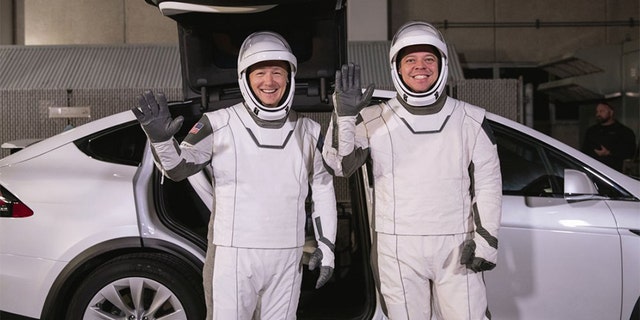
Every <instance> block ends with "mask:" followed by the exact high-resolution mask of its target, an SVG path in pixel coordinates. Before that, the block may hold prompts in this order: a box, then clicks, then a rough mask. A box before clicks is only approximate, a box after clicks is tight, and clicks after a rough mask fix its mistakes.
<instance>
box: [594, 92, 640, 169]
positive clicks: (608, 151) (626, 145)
mask: <svg viewBox="0 0 640 320" xmlns="http://www.w3.org/2000/svg"><path fill="white" fill-rule="evenodd" d="M596 119H597V121H598V123H597V124H595V125H593V126H591V127H589V128H588V129H587V132H586V134H585V138H584V141H583V143H582V152H584V153H586V154H588V155H589V156H591V157H593V158H594V159H597V160H598V161H600V162H602V163H604V164H606V165H608V166H609V167H611V168H613V169H616V170H618V171H620V172H622V164H623V161H624V160H625V159H631V158H633V155H634V152H635V150H636V136H635V134H634V133H633V131H632V130H631V129H630V128H628V127H626V126H625V125H623V124H622V123H620V122H618V121H617V120H616V118H615V111H614V109H613V107H612V106H611V105H610V104H609V103H607V102H599V103H598V105H597V106H596Z"/></svg>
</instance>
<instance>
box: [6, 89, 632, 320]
mask: <svg viewBox="0 0 640 320" xmlns="http://www.w3.org/2000/svg"><path fill="white" fill-rule="evenodd" d="M376 94H377V95H378V96H385V95H388V94H389V93H388V92H386V93H385V92H377V93H376ZM488 119H490V120H491V121H493V122H494V123H498V124H502V125H505V126H507V127H509V128H512V129H514V130H516V131H518V132H520V133H523V134H524V135H525V136H526V137H527V138H528V139H531V140H530V141H531V142H532V143H535V144H542V145H545V146H547V147H549V148H552V149H553V150H555V151H557V152H559V154H562V155H563V156H566V157H568V158H570V159H573V160H574V161H576V162H578V163H582V164H584V165H586V166H587V168H586V169H585V170H586V171H588V172H590V173H591V174H593V175H595V176H597V177H601V178H602V179H604V180H606V181H613V182H615V184H617V185H618V187H621V188H623V189H624V190H626V191H627V192H628V193H629V194H630V195H632V197H631V198H629V199H626V200H614V199H608V198H606V197H602V196H597V195H596V196H592V198H591V199H590V200H584V199H582V198H578V199H582V200H575V201H568V200H567V199H565V198H558V197H555V198H545V197H522V196H514V195H508V194H505V195H504V197H503V217H502V227H501V229H500V234H499V260H498V264H497V267H496V269H494V270H492V271H489V272H486V273H485V279H486V282H487V290H488V299H489V304H490V310H491V312H492V315H493V317H492V318H493V319H583V318H590V319H629V318H630V316H631V312H632V310H633V308H634V305H635V304H636V303H637V300H638V297H639V295H640V294H639V293H640V236H639V235H638V230H640V201H639V200H638V199H640V182H639V181H637V180H635V179H633V178H630V177H628V176H625V175H623V174H621V173H619V172H617V171H615V170H612V169H610V168H608V167H606V166H605V165H603V164H601V163H599V162H597V161H595V160H593V159H591V158H589V157H588V156H586V155H584V154H582V153H581V152H578V151H577V150H575V149H573V148H571V147H568V146H566V145H564V144H563V143H561V142H559V141H557V140H555V139H552V138H550V137H548V136H546V135H544V134H541V133H539V132H537V131H535V130H532V129H530V128H527V127H525V126H522V125H520V124H518V123H515V122H513V121H510V120H507V119H504V118H502V117H499V116H496V115H493V114H489V115H488ZM133 120H134V117H133V115H132V113H131V112H123V113H119V114H116V115H113V116H110V117H106V118H103V119H99V120H96V121H93V122H91V123H89V124H87V125H83V126H80V127H78V128H75V129H72V130H70V131H66V132H63V133H61V134H59V135H57V136H54V137H52V138H49V139H46V140H44V141H41V142H39V143H36V144H34V145H32V146H30V147H27V148H25V149H24V150H22V151H19V152H17V153H15V154H12V155H10V156H8V157H5V158H3V159H0V184H1V185H2V186H3V187H5V188H7V189H8V190H11V193H13V195H15V196H16V197H17V198H19V199H20V200H21V201H23V202H24V203H26V204H27V205H28V206H29V207H30V208H31V209H32V210H33V211H34V212H35V213H34V214H33V216H31V217H27V218H0V287H2V290H0V310H2V311H5V312H11V313H15V314H20V315H24V316H28V317H32V318H39V317H41V315H42V312H43V308H44V306H45V301H46V299H47V297H48V296H49V295H50V294H51V292H52V288H53V284H54V282H55V281H56V279H57V278H60V277H63V276H64V273H65V272H66V271H65V270H66V269H65V267H67V265H68V264H70V263H71V262H72V261H74V259H78V256H81V255H83V254H87V251H90V250H91V248H92V247H95V246H97V245H99V244H104V243H109V242H113V243H117V241H118V240H122V239H129V240H131V239H138V240H136V241H140V240H139V239H154V240H158V241H164V242H168V243H173V244H174V245H176V246H178V247H180V248H183V249H184V250H185V251H187V252H189V254H191V255H193V256H194V257H196V258H197V259H199V260H200V261H204V252H203V250H202V249H200V248H198V246H196V245H194V244H193V243H191V242H189V241H187V240H185V238H183V237H180V236H178V235H176V233H175V232H172V231H171V230H169V229H167V228H165V227H164V225H163V224H162V223H161V222H160V221H159V220H158V217H157V215H156V214H155V209H154V208H153V207H150V206H149V204H150V201H147V200H145V199H141V198H140V197H138V198H137V197H136V194H137V195H141V194H147V193H148V192H149V191H148V188H149V184H150V181H151V175H152V171H153V170H154V167H153V163H152V161H151V159H150V158H149V156H150V154H149V149H148V147H145V149H146V150H147V151H146V154H145V158H144V160H143V162H142V164H141V165H140V166H139V167H134V166H127V165H120V164H113V163H109V162H104V161H101V160H97V159H93V158H91V157H88V156H87V155H86V154H84V153H82V152H81V151H79V149H78V147H76V145H75V144H74V143H73V141H75V140H78V139H81V138H82V137H85V136H87V135H90V134H93V133H96V132H100V131H102V130H104V129H107V128H110V127H116V126H118V125H120V124H122V123H126V122H130V121H133ZM192 184H194V185H195V184H196V182H195V181H193V182H192ZM198 185H200V187H199V189H203V188H204V189H206V188H207V187H208V186H209V185H208V184H206V183H202V182H200V183H199V184H198ZM134 189H136V190H135V191H134ZM207 192H209V191H207V190H205V191H204V193H202V194H200V197H206V194H207ZM369 214H370V213H369ZM24 297H29V299H25V298H24ZM375 310H376V311H375V312H374V313H373V314H372V315H371V319H379V318H383V315H382V312H381V309H380V306H379V305H378V306H376V308H375Z"/></svg>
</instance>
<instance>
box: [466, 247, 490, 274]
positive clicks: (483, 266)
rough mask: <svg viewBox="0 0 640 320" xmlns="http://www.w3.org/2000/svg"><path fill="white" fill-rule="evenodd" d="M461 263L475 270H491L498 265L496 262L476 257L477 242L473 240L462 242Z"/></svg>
mask: <svg viewBox="0 0 640 320" xmlns="http://www.w3.org/2000/svg"><path fill="white" fill-rule="evenodd" d="M460 264H463V265H465V266H467V268H468V269H471V270H473V272H482V271H489V270H491V269H493V268H495V267H496V264H495V263H493V262H489V261H487V260H485V259H483V258H480V257H476V243H475V241H473V240H465V241H464V242H463V243H462V253H460Z"/></svg>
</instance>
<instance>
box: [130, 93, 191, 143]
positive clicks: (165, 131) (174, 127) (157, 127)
mask: <svg viewBox="0 0 640 320" xmlns="http://www.w3.org/2000/svg"><path fill="white" fill-rule="evenodd" d="M157 97H158V100H157V101H156V97H155V96H154V95H153V92H151V91H150V90H147V91H145V92H144V94H141V95H140V96H139V97H138V105H139V106H138V107H133V108H131V111H133V114H135V116H136V118H137V119H138V122H140V124H141V125H142V129H143V130H144V132H146V133H147V136H148V137H149V140H151V142H163V141H168V140H170V139H171V138H172V137H173V135H174V134H176V132H178V130H180V127H181V126H182V122H183V121H184V118H183V117H182V116H179V117H177V118H175V119H171V114H170V113H169V107H168V105H167V97H165V95H164V93H162V92H159V93H158V94H157Z"/></svg>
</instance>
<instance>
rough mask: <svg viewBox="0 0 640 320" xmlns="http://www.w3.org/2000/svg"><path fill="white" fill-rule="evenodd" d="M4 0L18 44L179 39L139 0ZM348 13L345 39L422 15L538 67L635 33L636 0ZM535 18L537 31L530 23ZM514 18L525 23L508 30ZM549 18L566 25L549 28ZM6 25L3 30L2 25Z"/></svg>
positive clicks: (408, 4)
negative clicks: (13, 16) (13, 14)
mask: <svg viewBox="0 0 640 320" xmlns="http://www.w3.org/2000/svg"><path fill="white" fill-rule="evenodd" d="M3 3H15V4H16V6H17V7H18V8H17V11H18V15H17V20H18V21H17V28H18V30H17V33H19V34H18V35H17V39H18V40H17V44H27V45H38V44H45V45H47V44H121V43H175V42H176V41H177V30H176V27H175V23H173V21H172V20H170V19H168V18H165V17H163V16H162V15H161V14H160V12H159V11H158V10H157V9H156V8H154V7H152V6H150V5H148V4H146V3H145V2H144V1H143V0H109V1H104V0H57V1H50V0H28V1H27V0H15V1H9V0H0V5H1V4H3ZM3 11H7V10H6V9H3V7H2V6H0V17H4V16H5V15H6V14H5V12H3ZM348 12H349V17H350V19H351V20H350V21H351V23H350V25H349V37H350V40H385V39H384V38H385V37H386V38H387V39H388V38H389V37H391V36H393V33H394V32H395V30H396V29H397V28H398V27H399V26H400V25H401V24H402V23H404V22H405V21H407V20H412V19H420V20H426V21H429V22H432V23H435V24H437V25H439V26H440V28H441V30H442V31H443V33H444V35H445V37H446V38H447V40H448V41H449V42H451V43H453V44H454V45H455V46H456V48H457V51H458V53H459V54H460V55H461V59H462V62H463V63H470V64H473V63H521V64H522V63H524V64H527V63H528V64H537V63H540V62H543V61H546V60H549V59H554V58H557V57H560V56H562V55H564V54H566V53H568V52H573V51H575V50H576V49H579V48H583V47H590V46H600V45H603V44H608V43H621V42H622V41H624V40H625V39H638V38H640V28H639V27H638V26H637V23H638V19H639V16H640V6H639V1H638V0H589V1H587V0H570V1H562V0H535V1H511V0H477V1H470V0H447V1H425V0H351V1H350V2H349V11H348ZM385 16H386V17H385ZM387 17H388V18H387ZM630 18H632V19H634V20H635V22H636V26H635V27H633V28H632V27H629V26H607V25H609V24H614V23H618V22H628V21H629V19H630ZM536 19H537V20H539V21H540V26H541V27H540V28H535V21H536ZM1 20H2V21H5V19H1ZM445 20H446V21H447V24H448V27H447V28H444V21H445ZM514 23H522V27H513V26H512V27H508V26H509V25H513V24H514ZM551 23H556V24H563V25H564V26H558V27H549V26H548V25H549V24H551ZM4 24H7V23H6V22H4V23H0V32H4V30H6V28H7V27H6V26H3V25H4ZM463 24H466V25H467V26H463ZM576 24H584V25H585V26H582V27H576V26H573V25H576ZM387 25H388V26H387ZM0 41H1V40H0ZM5 41H6V40H5ZM0 44H10V43H6V42H4V43H3V42H0Z"/></svg>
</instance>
